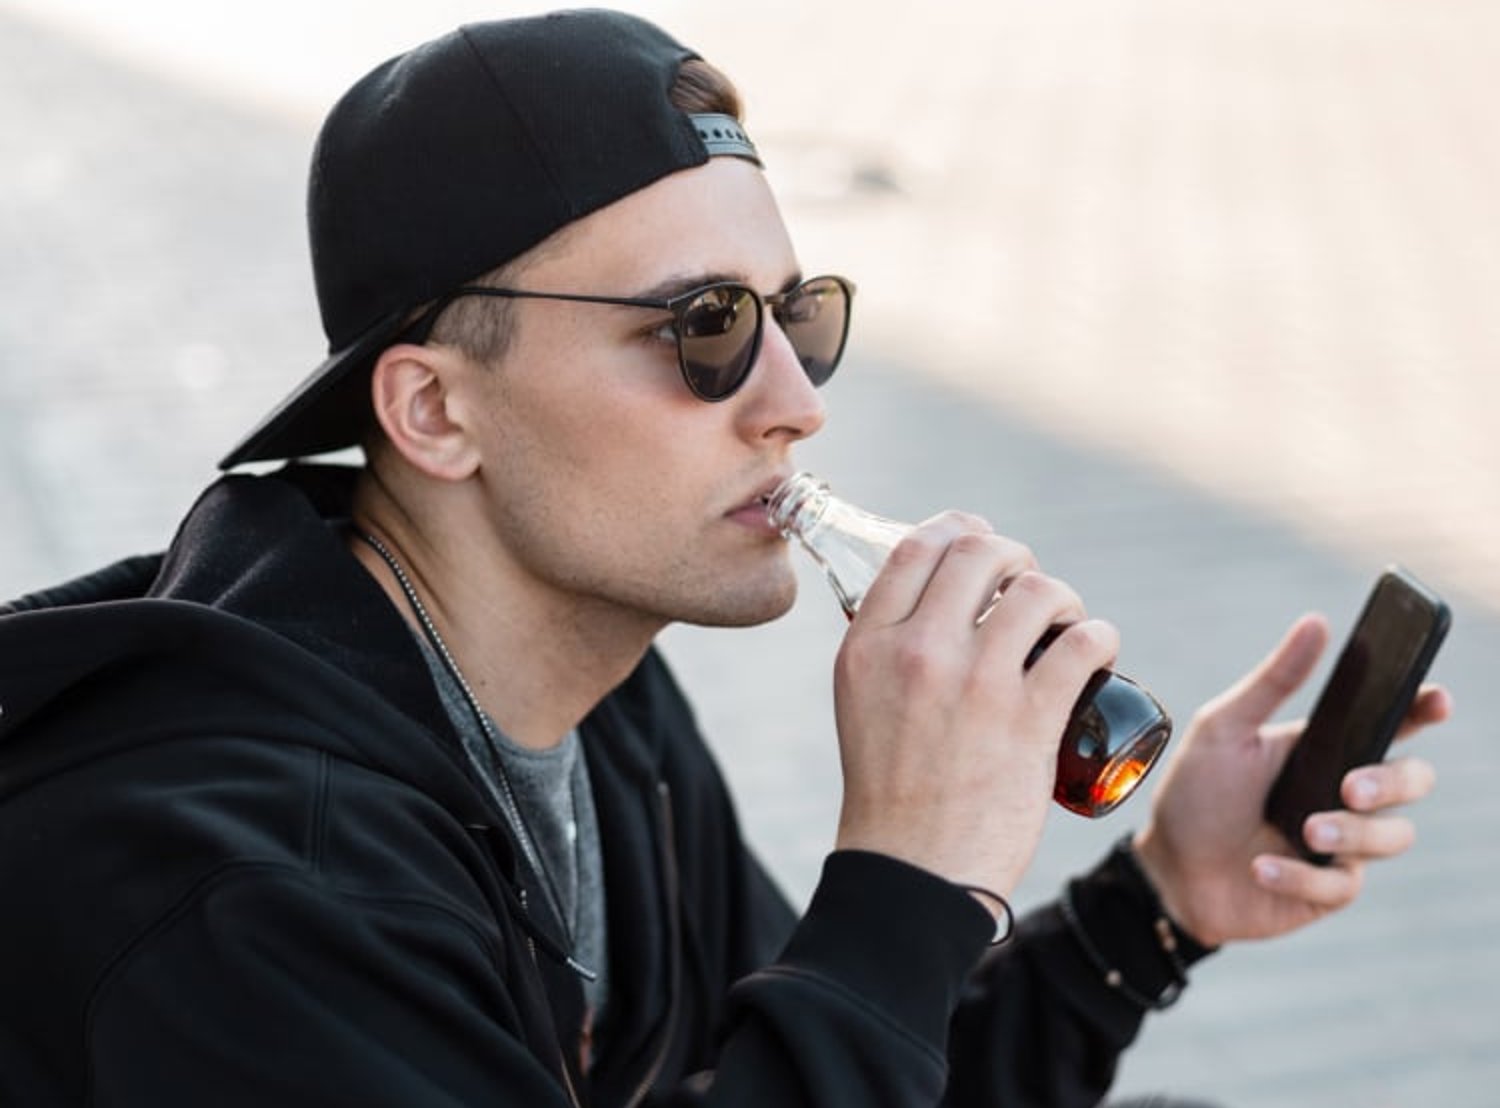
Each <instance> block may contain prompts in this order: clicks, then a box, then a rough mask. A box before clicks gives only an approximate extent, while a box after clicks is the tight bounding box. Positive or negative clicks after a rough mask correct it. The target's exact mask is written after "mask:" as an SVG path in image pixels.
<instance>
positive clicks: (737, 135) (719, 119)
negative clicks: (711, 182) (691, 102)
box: [689, 112, 761, 165]
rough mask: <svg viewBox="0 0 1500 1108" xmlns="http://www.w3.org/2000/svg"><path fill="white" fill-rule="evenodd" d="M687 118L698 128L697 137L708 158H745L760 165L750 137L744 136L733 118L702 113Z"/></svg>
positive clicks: (738, 123) (743, 131) (742, 130)
mask: <svg viewBox="0 0 1500 1108" xmlns="http://www.w3.org/2000/svg"><path fill="white" fill-rule="evenodd" d="M689 118H690V119H692V121H693V126H694V127H696V128H698V137H699V138H701V139H702V140H703V145H704V146H705V147H707V148H708V156H709V157H710V158H716V157H719V156H721V155H724V156H728V157H733V158H746V159H748V160H749V161H752V162H754V163H755V164H756V165H760V164H761V161H760V155H759V154H757V153H756V152H755V143H753V142H751V141H750V136H748V135H747V134H745V129H744V128H743V127H741V126H740V121H739V120H738V119H735V118H734V116H732V115H722V114H719V113H717V112H702V113H699V114H697V115H693V116H690V117H689Z"/></svg>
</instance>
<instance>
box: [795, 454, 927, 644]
mask: <svg viewBox="0 0 1500 1108" xmlns="http://www.w3.org/2000/svg"><path fill="white" fill-rule="evenodd" d="M766 513H767V515H768V516H769V517H770V519H771V522H772V524H773V525H774V526H775V527H777V528H779V529H780V531H781V533H782V534H783V535H786V536H787V537H788V538H795V539H796V540H797V541H798V542H799V543H800V544H801V545H802V547H803V549H805V550H806V551H807V552H808V553H809V554H811V555H812V557H813V560H814V561H816V562H817V564H818V566H819V568H820V569H822V571H823V574H824V576H825V577H826V578H827V579H828V583H829V585H830V586H832V588H833V591H834V595H836V596H837V597H838V600H839V603H840V604H841V605H842V606H843V609H844V612H845V613H846V614H848V615H849V616H853V615H854V613H855V612H856V611H858V610H859V606H860V604H861V603H862V602H863V600H864V598H865V593H866V592H867V591H868V590H869V588H870V585H871V583H872V582H873V581H874V580H875V577H876V575H877V574H878V573H879V572H880V567H881V566H883V565H884V564H885V560H886V558H887V557H888V556H889V555H890V552H891V551H892V550H893V549H894V548H895V546H896V544H897V543H898V542H900V541H901V539H902V538H903V537H904V536H905V535H906V533H907V532H908V531H910V530H911V527H910V525H909V524H905V523H898V522H897V521H895V520H891V519H886V518H884V517H882V516H877V515H874V514H873V513H870V512H866V511H864V510H863V509H861V508H857V507H855V506H854V505H853V504H850V503H849V502H848V501H845V500H840V499H839V498H838V497H836V496H834V495H833V494H832V493H831V492H829V490H828V485H827V484H826V483H825V482H823V481H821V480H819V479H818V478H817V477H814V476H813V475H812V474H809V473H799V474H796V475H795V476H793V477H790V478H788V479H787V480H786V481H785V482H784V483H783V484H782V486H781V487H780V488H778V489H777V490H776V492H775V493H773V494H772V496H771V498H770V500H769V502H768V503H767V506H766Z"/></svg>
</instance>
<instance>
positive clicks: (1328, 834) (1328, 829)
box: [1308, 821, 1340, 850]
mask: <svg viewBox="0 0 1500 1108" xmlns="http://www.w3.org/2000/svg"><path fill="white" fill-rule="evenodd" d="M1308 838H1310V839H1311V840H1312V844H1313V846H1319V847H1322V848H1323V849H1324V850H1331V849H1332V848H1333V847H1336V846H1338V845H1339V838H1340V836H1339V828H1338V824H1336V823H1333V822H1331V821H1318V822H1315V823H1314V824H1313V825H1312V826H1311V827H1310V828H1308Z"/></svg>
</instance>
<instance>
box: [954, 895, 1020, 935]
mask: <svg viewBox="0 0 1500 1108" xmlns="http://www.w3.org/2000/svg"><path fill="white" fill-rule="evenodd" d="M958 887H959V888H960V889H962V890H963V891H964V892H966V893H968V894H969V895H970V896H977V897H983V898H984V899H985V900H993V901H994V902H995V903H996V904H998V905H1000V918H998V919H997V920H995V935H994V937H993V938H992V939H990V945H991V946H999V945H1000V944H1001V943H1005V942H1009V941H1010V937H1011V936H1012V935H1013V934H1015V931H1016V914H1015V913H1014V912H1012V911H1011V910H1010V901H1008V900H1006V899H1005V898H1004V897H1003V896H1001V895H1000V894H999V893H997V892H994V891H993V890H991V889H986V888H985V887H984V886H983V885H959V886H958Z"/></svg>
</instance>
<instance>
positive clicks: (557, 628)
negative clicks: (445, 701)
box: [350, 474, 660, 749]
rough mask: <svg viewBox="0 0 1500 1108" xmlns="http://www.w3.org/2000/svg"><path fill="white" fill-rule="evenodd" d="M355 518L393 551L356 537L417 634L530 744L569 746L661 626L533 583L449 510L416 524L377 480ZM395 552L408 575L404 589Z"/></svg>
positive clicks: (364, 491)
mask: <svg viewBox="0 0 1500 1108" xmlns="http://www.w3.org/2000/svg"><path fill="white" fill-rule="evenodd" d="M353 516H354V528H355V531H356V532H361V533H364V534H368V535H371V536H373V537H374V538H375V539H376V540H377V541H378V543H379V545H380V546H381V547H383V548H384V550H385V554H384V555H383V554H382V553H381V552H380V551H379V550H377V549H376V547H375V546H372V545H371V544H370V543H369V542H367V541H365V539H364V538H362V537H361V536H360V535H359V534H356V535H354V536H351V538H350V543H351V549H352V551H353V553H354V556H355V557H356V558H357V559H358V560H359V562H360V563H361V564H362V565H363V566H364V567H365V568H366V570H367V571H368V572H369V573H370V575H371V576H372V577H374V579H375V580H376V582H378V583H379V585H380V586H381V588H382V589H384V590H385V593H386V595H387V596H388V597H389V598H390V600H391V603H392V604H394V605H396V607H397V609H398V610H399V611H400V612H401V613H402V615H403V616H404V617H405V618H406V620H407V622H408V623H409V624H410V625H411V627H412V629H413V631H414V632H415V633H416V634H419V635H424V636H426V635H429V634H431V633H435V634H436V636H437V637H438V639H439V641H440V642H441V644H442V647H443V648H446V650H447V652H448V654H449V655H450V656H451V659H452V662H453V664H454V665H455V666H456V667H457V668H458V670H459V672H460V674H461V675H462V677H463V680H464V681H465V682H467V684H468V685H469V688H470V690H471V692H472V693H473V695H474V697H475V699H476V700H478V702H479V705H480V707H482V708H483V709H484V710H485V711H486V712H487V713H488V714H489V715H490V717H491V718H492V719H493V720H494V721H495V723H496V724H497V725H498V726H499V728H500V729H501V731H502V732H504V733H505V734H506V735H507V736H508V737H509V738H510V739H511V740H512V741H514V742H516V743H518V744H520V745H522V746H527V747H531V748H533V749H545V748H548V747H552V746H555V745H556V744H557V743H559V742H561V741H562V739H563V738H564V737H565V736H566V735H567V733H568V732H569V731H570V730H571V729H572V728H574V727H576V726H577V725H578V723H579V721H580V720H581V719H582V718H583V717H584V716H585V715H587V714H588V713H589V711H590V710H592V709H593V707H594V706H595V705H596V704H597V703H598V702H599V701H600V700H602V699H603V698H604V696H605V695H606V694H608V692H609V691H610V690H611V689H613V688H614V687H615V686H616V685H618V684H619V683H620V682H621V681H623V680H624V679H625V678H626V677H627V676H628V675H629V674H630V672H631V670H633V669H634V668H635V666H636V664H637V663H639V661H640V659H641V657H642V656H643V655H644V654H645V652H646V649H647V648H648V647H649V646H650V644H651V640H652V638H653V637H654V636H655V634H656V632H657V631H658V630H660V628H659V627H658V626H653V625H651V624H650V623H648V622H647V621H645V620H643V619H641V618H640V617H638V616H634V615H632V614H628V613H621V612H619V611H618V610H615V609H613V608H610V607H607V606H605V605H604V604H602V603H594V604H591V603H590V602H589V601H588V600H587V599H586V598H581V597H578V596H576V595H570V594H563V593H560V592H558V591H557V590H555V589H550V588H546V587H543V586H542V585H540V584H539V583H536V582H533V581H531V580H530V579H528V578H526V577H525V576H524V575H523V574H521V573H520V572H518V571H516V570H515V569H514V568H513V566H512V564H511V562H510V560H509V559H508V558H507V557H506V556H505V555H504V552H503V551H501V550H499V549H498V548H496V547H495V546H494V544H493V541H492V540H491V538H490V536H488V535H487V534H484V533H483V530H484V529H483V528H481V527H478V526H473V525H467V526H460V525H458V524H457V521H455V520H450V519H448V518H447V517H446V515H445V513H444V512H443V511H442V510H438V511H434V512H432V513H430V517H431V518H424V519H423V520H422V522H421V523H420V524H419V523H418V522H417V521H416V520H414V519H413V518H412V516H411V515H410V514H409V513H407V512H406V511H404V510H403V509H402V508H401V506H400V504H399V502H398V501H397V500H396V499H395V498H394V497H392V496H391V495H390V494H389V492H388V491H387V490H386V489H385V488H384V487H383V486H382V485H381V484H380V483H379V482H378V480H377V479H375V478H374V477H372V476H370V475H368V474H367V475H366V477H365V479H363V480H362V481H361V483H360V489H359V491H358V492H357V494H356V497H355V504H354V513H353ZM387 555H388V556H389V557H390V558H391V559H392V560H394V562H395V564H396V565H397V566H399V567H400V570H401V573H402V574H404V576H405V577H406V582H407V583H406V586H405V587H404V586H403V584H402V582H401V580H400V578H399V577H398V575H397V572H396V571H395V569H394V568H393V567H392V566H391V565H390V564H389V562H388V561H387ZM407 588H410V589H411V590H412V591H413V592H414V593H415V594H416V597H417V601H418V604H419V605H420V608H421V609H422V610H425V613H426V616H427V620H426V622H428V623H429V624H430V625H431V632H429V631H428V629H426V628H424V626H423V622H424V621H423V619H422V618H421V616H420V614H419V610H418V607H417V605H414V604H413V603H412V601H411V599H410V598H409V597H408V595H407Z"/></svg>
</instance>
